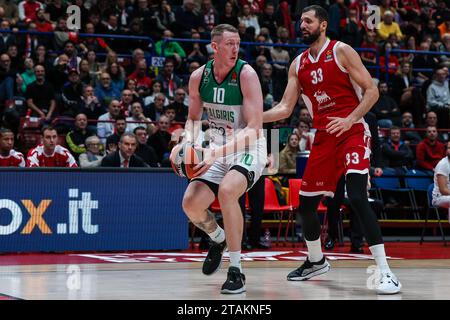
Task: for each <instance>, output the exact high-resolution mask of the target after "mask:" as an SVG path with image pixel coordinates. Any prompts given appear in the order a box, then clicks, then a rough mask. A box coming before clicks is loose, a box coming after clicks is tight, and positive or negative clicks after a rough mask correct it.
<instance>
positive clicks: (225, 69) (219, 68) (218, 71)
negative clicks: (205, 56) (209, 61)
mask: <svg viewBox="0 0 450 320" xmlns="http://www.w3.org/2000/svg"><path fill="white" fill-rule="evenodd" d="M233 67H234V66H230V65H226V64H224V63H220V62H218V61H217V60H214V66H213V69H214V77H215V78H216V80H218V81H219V82H222V81H223V79H225V77H226V76H227V75H228V73H229V72H230V70H231V69H232V68H233Z"/></svg>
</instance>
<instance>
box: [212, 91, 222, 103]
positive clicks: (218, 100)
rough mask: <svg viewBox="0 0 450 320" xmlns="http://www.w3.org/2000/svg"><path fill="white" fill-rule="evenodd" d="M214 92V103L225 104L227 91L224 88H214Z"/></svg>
mask: <svg viewBox="0 0 450 320" xmlns="http://www.w3.org/2000/svg"><path fill="white" fill-rule="evenodd" d="M213 91H214V97H213V102H214V103H223V102H224V101H225V89H224V88H213Z"/></svg>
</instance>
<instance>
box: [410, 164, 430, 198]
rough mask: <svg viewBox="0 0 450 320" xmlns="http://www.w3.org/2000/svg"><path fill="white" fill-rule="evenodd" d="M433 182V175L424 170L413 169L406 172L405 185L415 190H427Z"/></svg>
mask: <svg viewBox="0 0 450 320" xmlns="http://www.w3.org/2000/svg"><path fill="white" fill-rule="evenodd" d="M432 182H433V177H431V176H430V175H429V174H427V173H425V172H423V171H420V170H417V169H412V170H408V172H407V173H406V177H405V185H406V187H408V188H411V189H413V190H416V191H425V192H427V191H428V187H429V185H430V183H432Z"/></svg>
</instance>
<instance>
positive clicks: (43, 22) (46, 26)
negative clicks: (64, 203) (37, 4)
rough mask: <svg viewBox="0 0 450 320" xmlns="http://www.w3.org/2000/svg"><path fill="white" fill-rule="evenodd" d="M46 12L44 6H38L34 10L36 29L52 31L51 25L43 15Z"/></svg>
mask: <svg viewBox="0 0 450 320" xmlns="http://www.w3.org/2000/svg"><path fill="white" fill-rule="evenodd" d="M45 15H46V13H45V11H44V8H40V9H37V10H36V21H34V23H35V24H36V31H39V32H53V25H52V23H51V22H50V21H49V20H48V19H47V17H46V16H45Z"/></svg>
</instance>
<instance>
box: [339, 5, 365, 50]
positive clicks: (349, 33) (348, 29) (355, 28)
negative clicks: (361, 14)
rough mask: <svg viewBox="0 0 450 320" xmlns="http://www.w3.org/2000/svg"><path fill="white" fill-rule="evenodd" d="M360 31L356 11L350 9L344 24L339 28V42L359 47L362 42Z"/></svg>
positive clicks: (359, 22)
mask: <svg viewBox="0 0 450 320" xmlns="http://www.w3.org/2000/svg"><path fill="white" fill-rule="evenodd" d="M361 30H362V29H361V21H359V20H357V18H356V10H355V9H352V8H350V9H349V11H348V18H347V19H346V23H345V25H344V26H343V27H341V31H340V34H341V41H342V42H345V43H347V44H348V45H350V46H352V47H359V46H360V44H361V42H362V39H361Z"/></svg>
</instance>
